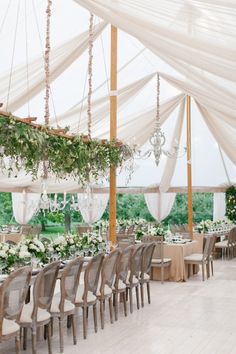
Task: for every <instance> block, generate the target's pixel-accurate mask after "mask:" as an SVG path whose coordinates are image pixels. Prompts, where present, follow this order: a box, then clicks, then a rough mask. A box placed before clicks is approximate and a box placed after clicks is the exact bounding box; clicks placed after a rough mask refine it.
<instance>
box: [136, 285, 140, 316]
mask: <svg viewBox="0 0 236 354" xmlns="http://www.w3.org/2000/svg"><path fill="white" fill-rule="evenodd" d="M135 292H136V303H137V309H138V310H139V308H140V306H139V291H138V287H137V286H136V287H135Z"/></svg>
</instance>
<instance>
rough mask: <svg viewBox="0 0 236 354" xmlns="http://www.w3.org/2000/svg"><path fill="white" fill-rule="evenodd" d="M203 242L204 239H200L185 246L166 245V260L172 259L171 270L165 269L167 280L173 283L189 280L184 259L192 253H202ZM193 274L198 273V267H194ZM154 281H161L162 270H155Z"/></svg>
mask: <svg viewBox="0 0 236 354" xmlns="http://www.w3.org/2000/svg"><path fill="white" fill-rule="evenodd" d="M194 238H195V237H194ZM202 241H203V240H202V238H200V239H197V240H196V239H194V240H193V241H191V242H187V243H185V244H175V243H173V244H169V243H168V244H164V258H170V259H171V266H170V268H169V270H168V268H166V269H165V279H169V280H171V281H186V280H187V276H188V272H187V266H186V265H185V264H184V257H185V256H189V255H190V254H192V253H202ZM154 258H155V255H154ZM193 272H194V273H197V272H198V267H197V266H194V267H193ZM153 280H160V268H154V269H153Z"/></svg>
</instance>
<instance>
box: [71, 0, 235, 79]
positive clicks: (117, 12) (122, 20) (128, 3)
mask: <svg viewBox="0 0 236 354" xmlns="http://www.w3.org/2000/svg"><path fill="white" fill-rule="evenodd" d="M74 1H75V2H77V3H78V4H80V5H82V6H83V7H85V8H87V9H89V11H91V12H94V13H95V14H96V15H98V16H100V17H101V18H103V19H105V20H106V21H107V22H109V23H112V24H113V25H114V26H116V27H118V28H120V29H122V30H123V31H125V32H127V33H129V34H130V35H132V36H134V37H136V38H137V39H138V40H140V41H141V42H142V43H143V44H144V45H145V46H146V47H147V48H149V49H150V50H152V51H153V52H154V53H155V54H156V55H159V54H161V55H162V58H163V59H165V60H166V59H169V58H171V59H176V60H177V61H178V63H179V64H180V69H179V70H180V72H182V68H183V69H184V68H186V66H191V67H194V68H196V70H198V72H199V74H200V75H201V74H202V72H203V71H204V74H205V75H208V73H211V74H215V75H216V76H217V77H222V78H224V79H227V80H230V81H235V78H236V70H235V68H236V62H235V57H236V52H235V36H234V33H235V16H236V7H235V2H234V1H230V2H229V1H215V0H208V1H202V0H196V1H186V0H178V1H176V0H169V1H166V0H159V1H155V0H146V1H143V0H135V1H134V0H119V1H111V0H74Z"/></svg>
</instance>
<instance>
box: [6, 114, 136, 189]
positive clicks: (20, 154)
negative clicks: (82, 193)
mask: <svg viewBox="0 0 236 354" xmlns="http://www.w3.org/2000/svg"><path fill="white" fill-rule="evenodd" d="M132 156H133V149H132V148H131V147H130V146H129V145H127V144H124V143H122V142H121V141H118V140H113V141H108V140H106V139H102V140H99V139H92V138H90V137H89V136H85V135H75V136H74V135H69V134H68V133H67V130H66V129H53V128H51V127H49V126H47V125H39V124H36V123H34V122H32V119H31V118H25V119H20V118H16V117H14V116H12V115H11V114H8V113H4V112H0V169H1V171H2V172H3V173H6V172H7V174H8V176H9V177H10V176H14V177H16V176H17V175H18V172H19V171H20V170H24V171H25V172H26V173H27V174H31V175H32V176H33V177H34V178H35V179H36V178H39V177H43V176H44V175H43V168H42V164H43V162H46V164H47V170H48V172H49V174H52V175H54V176H55V177H57V178H60V179H68V178H73V179H74V180H78V182H79V183H81V184H82V185H85V184H87V183H90V182H91V181H92V182H94V181H98V180H99V179H100V178H101V177H105V176H107V174H108V169H109V168H110V167H111V166H115V167H121V166H122V164H123V163H124V162H125V161H126V160H128V159H130V158H132Z"/></svg>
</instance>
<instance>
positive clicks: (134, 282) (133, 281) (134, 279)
mask: <svg viewBox="0 0 236 354" xmlns="http://www.w3.org/2000/svg"><path fill="white" fill-rule="evenodd" d="M130 273H131V271H130V270H129V271H128V274H127V280H126V284H127V285H129V284H130V281H129V278H130ZM137 283H139V280H138V278H136V277H135V276H133V279H132V284H137Z"/></svg>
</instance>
